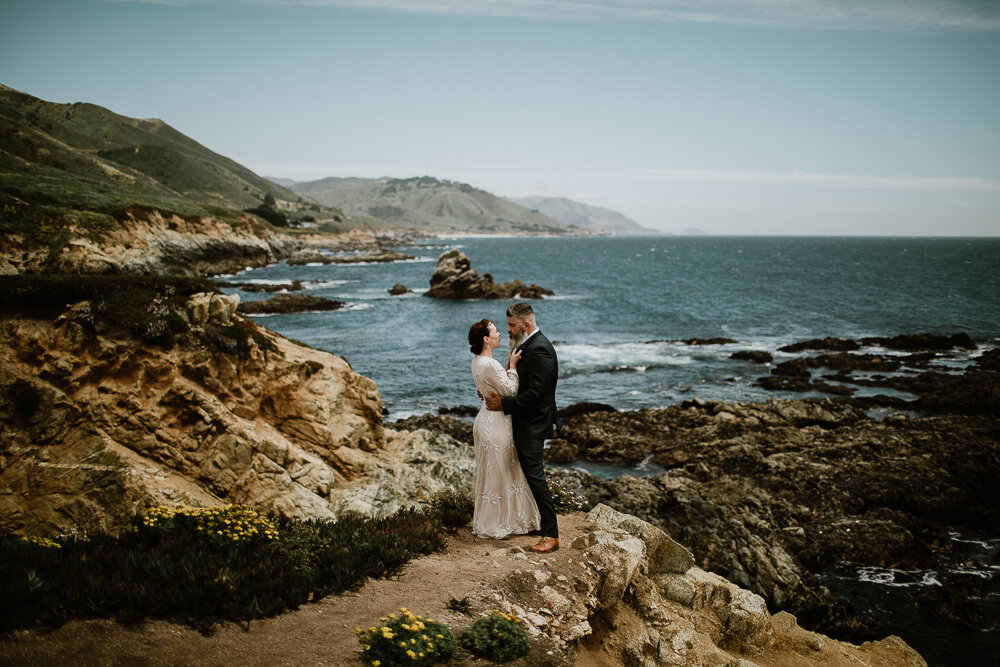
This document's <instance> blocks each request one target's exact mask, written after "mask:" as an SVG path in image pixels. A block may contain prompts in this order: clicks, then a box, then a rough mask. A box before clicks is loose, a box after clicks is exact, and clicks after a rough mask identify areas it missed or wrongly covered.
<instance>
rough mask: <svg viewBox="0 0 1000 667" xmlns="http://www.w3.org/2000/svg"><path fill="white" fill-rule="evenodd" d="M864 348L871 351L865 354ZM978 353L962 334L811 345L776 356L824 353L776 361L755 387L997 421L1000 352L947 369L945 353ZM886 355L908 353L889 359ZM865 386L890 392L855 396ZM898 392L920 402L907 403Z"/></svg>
mask: <svg viewBox="0 0 1000 667" xmlns="http://www.w3.org/2000/svg"><path fill="white" fill-rule="evenodd" d="M865 348H869V349H872V351H870V352H863V351H860V350H863V349H865ZM976 349H977V345H976V343H975V342H974V341H973V340H972V339H971V338H970V337H969V336H968V334H964V333H959V334H954V335H940V334H934V333H924V334H915V335H901V336H892V337H879V338H862V339H860V340H859V341H854V340H850V339H840V338H824V339H816V340H808V341H803V342H800V343H793V344H791V345H786V346H784V347H781V348H779V351H784V352H801V351H813V352H820V353H819V354H814V355H809V356H802V357H796V358H794V359H789V360H787V361H783V362H781V363H779V364H776V365H775V366H774V367H773V368H771V370H770V373H771V374H770V375H768V376H765V377H761V378H758V379H757V382H756V384H757V386H759V387H763V388H765V389H768V390H776V391H792V392H812V391H817V392H823V393H827V394H832V395H838V396H852V398H851V399H850V401H851V402H852V403H853V404H854V405H856V406H858V407H861V408H870V407H876V406H877V407H883V408H893V409H897V410H912V411H916V412H921V413H926V414H935V413H949V414H964V415H983V416H990V415H992V416H995V415H997V414H1000V373H998V372H997V368H996V367H995V359H996V357H997V355H998V354H1000V352H998V351H997V350H987V351H986V352H984V353H982V354H981V355H980V356H979V357H978V358H975V360H974V362H973V363H971V364H969V365H968V366H967V367H966V368H965V369H964V370H963V371H962V372H961V373H956V372H955V369H954V368H953V367H950V366H948V365H947V360H948V358H947V357H946V356H945V354H946V353H949V352H950V351H952V350H961V351H968V350H976ZM886 350H894V351H899V352H905V353H906V354H891V353H886ZM733 356H734V357H735V356H736V354H734V355H733ZM742 358H748V357H742ZM860 387H869V388H870V387H881V388H885V389H888V390H892V391H891V392H890V393H889V394H888V395H887V394H872V393H871V392H870V391H869V392H867V394H866V395H865V396H860V397H853V395H854V394H855V393H857V392H858V388H860ZM897 392H903V393H904V394H912V395H914V396H915V398H905V397H902V396H900V395H899V394H898V393H897Z"/></svg>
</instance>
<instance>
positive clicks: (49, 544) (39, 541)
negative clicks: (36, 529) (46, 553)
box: [21, 535, 62, 549]
mask: <svg viewBox="0 0 1000 667" xmlns="http://www.w3.org/2000/svg"><path fill="white" fill-rule="evenodd" d="M21 540H22V541H24V542H29V543H31V544H36V545H38V546H40V547H45V548H46V549H62V545H61V544H59V543H58V542H56V541H55V540H53V539H50V538H48V537H38V536H36V535H30V536H26V537H22V538H21Z"/></svg>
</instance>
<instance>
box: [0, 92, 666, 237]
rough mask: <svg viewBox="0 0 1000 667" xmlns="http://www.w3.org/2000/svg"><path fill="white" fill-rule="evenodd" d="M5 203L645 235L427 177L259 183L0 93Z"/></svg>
mask: <svg viewBox="0 0 1000 667" xmlns="http://www.w3.org/2000/svg"><path fill="white" fill-rule="evenodd" d="M7 201H10V202H14V203H20V204H23V205H28V206H39V207H47V208H49V209H56V210H82V209H86V210H92V211H104V212H111V211H113V210H121V209H124V208H129V207H136V206H145V207H148V208H158V209H161V210H164V211H171V212H174V213H179V214H181V215H185V216H188V215H190V216H205V215H225V214H226V212H227V211H228V212H232V211H251V212H254V213H256V214H257V215H258V216H260V217H262V218H264V219H266V220H268V221H270V222H272V223H274V224H282V225H283V224H286V223H287V222H290V223H291V224H292V225H293V226H294V225H295V224H297V223H299V222H310V223H312V222H319V223H323V222H324V221H325V222H327V223H329V224H330V225H331V226H335V227H337V228H340V229H342V228H345V227H357V226H367V227H370V228H381V229H384V228H388V227H405V228H410V229H417V230H421V231H425V232H428V233H434V234H449V233H460V234H525V235H591V234H641V233H652V232H651V230H647V229H645V228H643V227H641V226H640V225H638V224H637V223H635V222H634V221H632V220H629V219H628V218H626V217H625V216H623V215H622V214H620V213H617V212H615V211H610V210H608V209H601V208H598V207H593V206H588V205H586V204H581V203H579V202H574V201H571V200H568V199H561V198H541V197H529V198H525V199H513V200H508V199H503V198H501V197H497V196H495V195H492V194H490V193H488V192H486V191H484V190H480V189H478V188H475V187H473V186H471V185H467V184H464V183H457V182H453V181H446V180H439V179H436V178H432V177H430V176H422V177H416V178H402V179H397V178H379V179H371V178H325V179H322V180H318V181H311V182H306V183H301V182H294V181H291V180H288V179H280V178H275V179H268V178H263V177H261V176H258V175H257V174H255V173H253V172H252V171H251V170H249V169H247V168H246V167H244V166H242V165H240V164H238V163H236V162H234V161H233V160H231V159H229V158H227V157H224V156H222V155H219V154H217V153H214V152H212V151H211V150H209V149H208V148H206V147H205V146H202V145H201V144H199V143H198V142H197V141H195V140H194V139H191V138H190V137H187V136H185V135H184V134H181V133H180V132H178V131H177V130H175V129H174V128H172V127H170V126H169V125H167V124H166V123H164V122H163V121H162V120H158V119H137V118H129V117H127V116H121V115H119V114H116V113H114V112H112V111H110V110H108V109H105V108H104V107H100V106H97V105H94V104H87V103H80V102H78V103H75V104H58V103H54V102H46V101H44V100H41V99H38V98H36V97H33V96H31V95H28V94H26V93H22V92H19V91H17V90H14V89H12V88H9V87H7V86H3V85H0V203H2V202H7ZM275 213H279V214H280V215H278V218H280V219H279V220H276V219H275V217H274V216H273V215H272V214H275ZM332 230H333V229H332V227H331V231H332Z"/></svg>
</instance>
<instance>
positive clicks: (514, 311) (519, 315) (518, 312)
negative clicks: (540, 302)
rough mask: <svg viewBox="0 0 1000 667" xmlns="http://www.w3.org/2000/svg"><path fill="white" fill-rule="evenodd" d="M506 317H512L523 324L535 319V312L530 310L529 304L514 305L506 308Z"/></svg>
mask: <svg viewBox="0 0 1000 667" xmlns="http://www.w3.org/2000/svg"><path fill="white" fill-rule="evenodd" d="M507 317H513V318H514V319H515V320H518V321H520V322H524V321H525V320H533V319H535V311H534V310H532V309H531V304H530V303H515V304H514V305H512V306H510V307H509V308H507Z"/></svg>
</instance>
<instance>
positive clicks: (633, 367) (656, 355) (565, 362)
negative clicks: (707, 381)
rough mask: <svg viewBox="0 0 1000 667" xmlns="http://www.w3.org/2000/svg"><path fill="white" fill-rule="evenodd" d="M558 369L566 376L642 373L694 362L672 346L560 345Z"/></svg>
mask: <svg viewBox="0 0 1000 667" xmlns="http://www.w3.org/2000/svg"><path fill="white" fill-rule="evenodd" d="M556 352H557V353H558V355H559V359H560V363H559V365H560V370H561V371H562V372H564V373H565V374H568V375H576V374H579V373H595V372H597V373H599V372H633V373H644V372H646V371H647V370H649V369H650V368H656V367H662V366H683V365H687V364H690V363H693V362H694V359H693V358H692V356H691V355H690V353H689V350H685V349H681V348H680V347H678V346H676V345H671V344H656V343H653V344H650V343H611V344H607V345H593V344H578V343H559V344H557V345H556Z"/></svg>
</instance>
